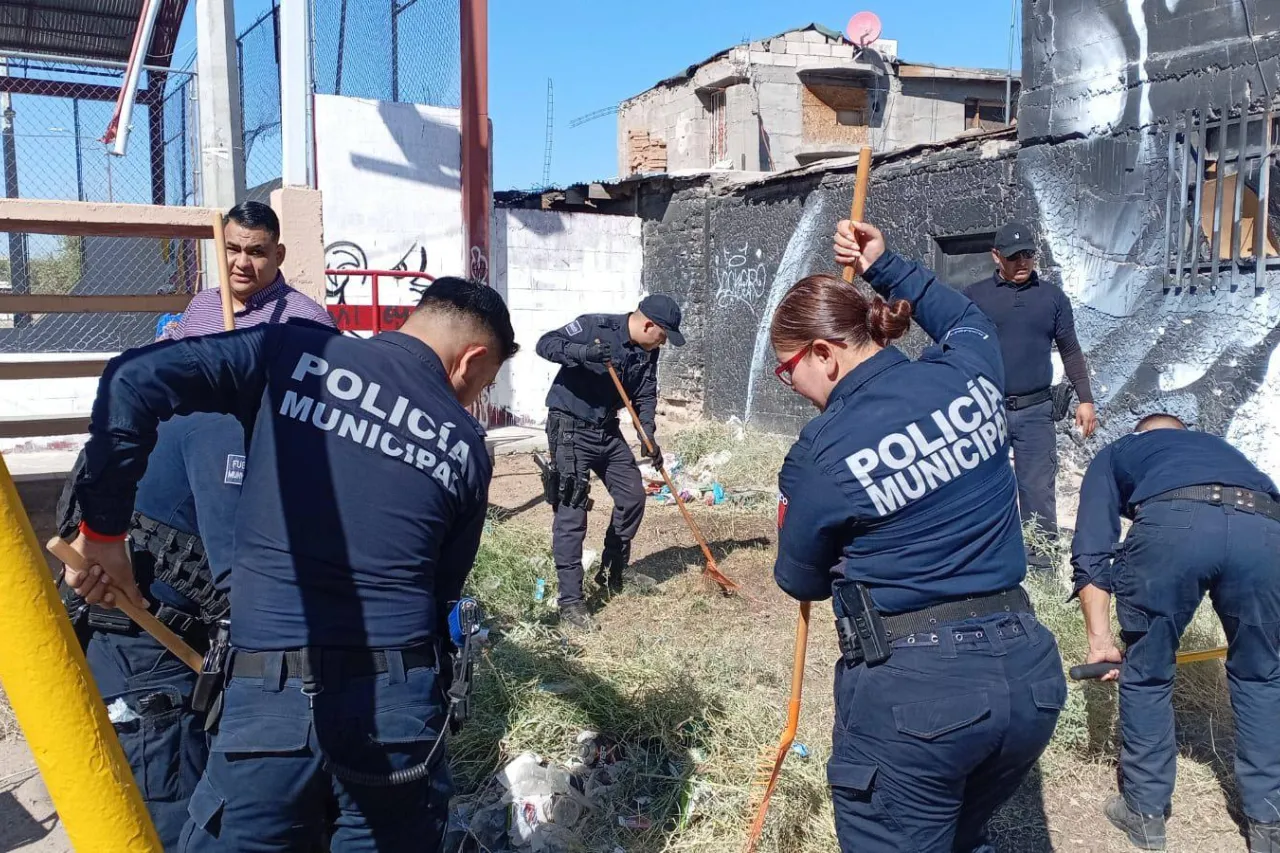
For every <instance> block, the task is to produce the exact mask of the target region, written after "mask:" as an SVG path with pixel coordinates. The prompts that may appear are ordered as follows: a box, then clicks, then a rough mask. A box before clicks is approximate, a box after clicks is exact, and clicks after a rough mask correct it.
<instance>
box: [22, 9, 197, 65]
mask: <svg viewBox="0 0 1280 853" xmlns="http://www.w3.org/2000/svg"><path fill="white" fill-rule="evenodd" d="M142 2H143V0H0V51H3V50H13V51H21V52H26V53H45V54H50V55H54V56H74V57H78V58H84V59H105V60H112V61H116V62H126V61H128V59H129V51H130V50H131V49H132V48H133V36H134V32H135V31H136V30H137V27H138V16H139V15H141V14H142ZM161 2H162V5H161V7H160V16H159V18H157V19H156V27H155V32H154V33H153V35H152V39H151V49H150V50H149V51H148V52H147V63H148V64H150V65H168V64H169V63H170V61H171V60H172V58H173V57H172V54H173V47H174V41H175V40H176V39H177V37H178V27H179V26H180V25H181V23H182V14H183V12H184V11H185V10H186V7H187V0H161Z"/></svg>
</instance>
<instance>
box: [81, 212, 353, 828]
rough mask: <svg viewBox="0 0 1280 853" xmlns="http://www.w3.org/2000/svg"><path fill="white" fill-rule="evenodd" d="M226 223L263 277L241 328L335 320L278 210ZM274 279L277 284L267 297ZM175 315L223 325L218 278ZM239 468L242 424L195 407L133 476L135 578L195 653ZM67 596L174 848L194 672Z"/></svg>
mask: <svg viewBox="0 0 1280 853" xmlns="http://www.w3.org/2000/svg"><path fill="white" fill-rule="evenodd" d="M225 224H226V226H227V230H228V233H229V235H230V237H231V239H229V241H228V264H229V265H230V267H231V269H232V270H233V273H232V277H233V279H237V278H238V279H242V280H244V281H247V282H251V283H254V282H260V283H261V286H260V287H257V288H256V291H255V295H253V296H251V297H247V298H248V300H249V301H250V302H251V303H253V305H252V306H251V307H246V308H245V309H244V310H240V311H238V312H237V313H236V317H235V320H236V326H237V327H238V328H250V327H252V326H257V325H260V324H262V323H272V322H284V320H286V319H288V318H290V317H294V316H298V317H305V318H308V319H312V318H314V319H317V320H319V321H322V322H324V323H325V324H327V325H329V326H332V325H333V321H332V320H331V319H330V318H329V315H328V314H327V313H326V312H325V310H324V309H323V308H322V307H321V306H320V305H318V304H317V303H316V302H314V301H313V300H311V299H309V298H308V297H307V296H305V295H304V294H302V293H299V292H298V291H296V290H293V289H292V288H290V287H288V286H287V285H285V284H283V280H282V279H281V277H280V272H279V261H280V260H281V259H282V258H283V254H284V248H283V246H280V245H279V243H278V240H279V236H280V222H279V220H278V219H277V218H276V215H275V213H274V212H273V211H272V210H271V208H269V207H267V206H266V205H261V204H257V203H256V202H247V203H245V204H243V205H239V206H237V207H234V208H232V209H231V210H230V211H228V213H227V215H226V217H225ZM266 246H274V247H275V249H274V250H273V251H266V250H264V248H263V247H266ZM271 287H274V288H275V290H274V291H272V292H274V293H275V295H274V296H273V297H271V298H270V299H265V298H264V296H265V295H268V290H267V289H268V288H271ZM209 296H211V297H212V298H207V297H209ZM182 321H183V323H182V324H171V325H169V326H167V327H166V328H165V332H166V335H167V336H170V337H172V336H178V337H182V336H194V335H198V334H204V333H210V332H214V331H221V330H222V327H223V325H222V324H223V317H222V308H221V303H220V302H219V300H218V298H217V290H213V291H205V292H204V293H202V294H200V295H198V296H197V297H196V299H195V300H193V301H192V304H191V305H190V306H189V307H188V309H187V311H186V313H185V315H183V316H182ZM83 465H84V454H83V453H81V455H80V458H79V459H78V460H77V463H76V466H75V469H74V470H73V471H72V474H71V476H70V477H69V478H68V479H67V482H66V484H65V486H64V488H63V492H62V496H61V498H60V500H59V519H60V523H59V534H60V535H61V536H62V537H63V538H65V539H70V538H73V537H74V536H75V535H76V533H77V531H78V527H79V523H80V520H81V513H80V507H79V504H78V503H77V501H76V500H75V491H74V486H75V481H76V477H77V476H78V474H79V472H80V470H81V469H82V468H83ZM244 468H245V452H244V430H243V428H242V427H241V426H240V424H239V423H238V422H237V421H236V419H235V418H233V417H231V416H230V415H216V414H204V413H200V414H193V415H189V416H187V417H180V418H175V419H174V420H172V421H167V422H165V423H163V424H161V425H160V427H159V429H158V431H157V437H156V446H155V450H154V451H153V452H152V454H151V458H150V461H149V463H148V465H147V471H146V473H145V474H144V475H143V478H142V480H141V481H140V482H139V483H138V494H137V499H136V501H135V512H134V515H133V518H132V520H131V522H130V526H129V538H130V550H131V552H132V554H131V556H132V561H133V568H134V575H135V578H136V579H137V581H138V583H139V585H140V587H141V588H142V589H145V590H147V592H148V593H149V595H150V597H151V599H152V600H153V608H152V609H153V612H154V615H155V616H156V618H158V619H159V620H160V621H161V622H162V623H164V624H165V625H167V626H168V627H169V628H170V629H172V630H173V631H174V632H175V633H177V634H178V635H179V636H180V637H182V638H183V639H184V640H185V641H186V642H187V644H188V645H190V646H191V647H192V648H194V649H195V650H196V651H197V652H199V653H201V654H203V653H205V651H206V650H207V648H208V646H209V641H210V636H211V633H213V632H215V631H217V630H218V628H217V627H216V626H217V623H218V622H219V621H221V620H224V619H225V618H227V616H228V615H229V610H230V603H229V602H228V599H227V594H228V590H229V587H230V578H229V575H230V570H231V539H232V530H233V526H234V521H235V508H236V503H237V502H238V500H239V497H240V483H241V481H242V480H243V478H244ZM64 597H65V598H66V599H67V603H68V608H69V610H70V611H71V613H72V617H73V621H74V622H75V623H76V626H77V632H78V633H79V634H80V635H81V636H82V637H84V642H85V656H86V659H87V660H88V663H89V669H90V671H91V672H92V673H93V677H94V681H95V682H96V683H97V685H98V689H99V691H100V692H101V694H102V696H103V699H104V700H105V702H106V704H107V706H108V707H109V708H114V710H113V711H112V716H113V722H114V724H115V729H116V732H117V735H118V736H119V739H120V743H121V746H122V747H123V749H124V753H125V756H126V758H128V760H129V764H130V768H131V769H132V770H133V774H134V779H135V780H136V782H137V784H138V788H139V790H140V791H141V792H142V797H143V800H144V801H145V802H146V804H147V807H148V809H149V811H150V813H151V817H152V821H153V822H154V823H155V825H156V831H157V833H158V834H159V836H160V841H161V842H162V843H163V845H164V846H165V848H166V849H169V850H175V849H177V843H178V837H179V835H180V833H181V831H182V826H183V824H184V823H185V821H186V818H187V803H188V800H189V799H190V797H191V794H192V792H193V791H194V790H195V786H196V783H197V782H198V781H199V779H200V774H201V773H203V772H204V767H205V762H206V761H207V759H208V738H207V735H206V734H205V731H204V724H205V715H204V714H203V713H201V712H198V711H197V710H196V709H195V708H193V707H192V698H193V691H194V689H195V684H196V674H195V673H194V672H192V671H191V670H190V669H189V668H188V667H187V666H186V664H184V663H183V662H182V661H180V660H179V659H178V658H177V657H175V656H174V655H173V654H172V653H170V652H169V651H167V650H166V649H165V648H164V647H163V646H162V645H160V643H159V642H158V641H157V640H155V639H154V638H153V637H151V635H149V634H147V633H145V632H143V631H141V630H139V629H138V628H137V626H135V625H134V624H133V623H132V622H131V621H130V620H129V619H128V618H127V617H126V616H124V614H122V613H120V612H119V611H117V610H115V609H112V608H106V607H102V606H93V607H89V606H87V605H86V604H85V603H84V601H83V600H82V599H80V598H79V597H78V596H75V595H74V593H71V594H64Z"/></svg>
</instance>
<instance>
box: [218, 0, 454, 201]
mask: <svg viewBox="0 0 1280 853" xmlns="http://www.w3.org/2000/svg"><path fill="white" fill-rule="evenodd" d="M459 15H460V11H459V0H313V3H312V8H311V28H312V49H311V55H312V86H313V88H314V91H315V92H317V93H320V94H324V95H347V96H350V97H355V98H372V99H374V100H379V101H400V102H404V103H414V104H429V105H432V106H440V107H457V106H459V105H460V104H461V102H462V55H461V52H460V51H461V47H460V44H461V42H460V27H461V22H460V19H459ZM279 20H280V19H279V8H278V6H277V5H276V4H274V3H273V4H272V8H271V9H270V10H269V11H267V12H266V13H265V14H263V15H262V16H261V17H259V18H257V19H256V20H254V21H252V22H251V23H250V24H248V26H246V27H244V28H243V29H242V30H241V32H240V35H239V37H238V38H237V39H236V56H237V60H238V62H239V68H240V106H241V112H242V114H243V115H244V160H245V183H246V185H247V187H248V197H249V198H251V199H258V200H261V201H266V200H267V198H268V197H269V195H270V193H271V190H272V189H274V188H276V187H277V186H279V182H280V173H281V157H282V154H281V141H280V27H279Z"/></svg>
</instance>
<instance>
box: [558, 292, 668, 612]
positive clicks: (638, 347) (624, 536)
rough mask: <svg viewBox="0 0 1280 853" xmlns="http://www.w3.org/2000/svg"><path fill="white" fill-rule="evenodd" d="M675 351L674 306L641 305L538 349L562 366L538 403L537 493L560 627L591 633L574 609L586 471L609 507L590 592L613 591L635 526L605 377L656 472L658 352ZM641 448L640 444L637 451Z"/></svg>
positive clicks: (640, 493) (573, 328)
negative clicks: (540, 462) (638, 428)
mask: <svg viewBox="0 0 1280 853" xmlns="http://www.w3.org/2000/svg"><path fill="white" fill-rule="evenodd" d="M668 341H670V342H671V343H672V344H674V345H676V346H678V347H679V346H684V335H682V334H680V306H678V305H677V304H676V303H675V300H673V299H672V298H671V297H669V296H663V295H661V294H655V295H653V296H646V297H645V298H644V300H643V301H641V303H640V307H639V309H638V310H636V311H632V312H631V313H630V314H586V315H584V316H582V317H579V318H578V319H576V320H574V321H573V322H572V323H570V324H569V325H567V326H565V327H564V328H563V329H556V330H555V331H551V332H547V333H546V334H545V335H543V336H542V338H541V340H539V341H538V348H537V349H538V355H540V356H542V357H543V358H545V359H547V360H548V361H554V362H555V363H556V364H559V365H561V368H560V371H559V373H557V374H556V378H555V381H554V382H553V383H552V384H551V390H550V391H549V392H548V393H547V408H548V409H549V410H550V411H549V412H548V414H547V446H548V450H550V452H551V461H552V465H553V469H552V470H553V472H554V473H553V474H552V475H551V476H549V477H547V478H546V482H545V483H544V485H545V486H546V491H547V500H548V501H549V502H550V503H551V505H552V507H554V509H555V521H554V523H553V526H552V528H551V530H552V547H553V551H554V554H555V560H556V575H557V577H558V579H559V588H560V596H559V605H560V617H561V618H562V619H564V620H566V621H567V622H569V623H570V624H571V625H573V626H575V627H577V628H582V629H590V628H591V627H593V625H592V621H591V617H590V616H589V615H588V614H587V608H586V605H585V604H584V603H583V600H582V543H583V541H584V540H585V539H586V536H587V497H588V487H589V483H590V477H591V472H592V471H594V472H595V473H596V475H597V476H599V477H600V479H601V481H603V483H604V487H605V488H606V489H608V490H609V497H611V498H613V517H612V518H611V519H610V521H609V529H608V530H606V531H605V534H604V552H603V554H602V555H601V558H600V571H599V573H597V574H596V583H598V584H600V585H601V586H604V585H605V584H606V583H607V584H608V585H609V589H610V590H611V591H613V592H618V591H620V590H621V589H622V582H623V578H622V573H623V571H624V570H625V569H626V567H627V563H628V562H629V561H630V559H631V540H632V539H633V538H634V537H635V535H636V531H637V530H639V529H640V520H641V519H642V518H643V517H644V483H643V482H641V479H640V470H639V469H638V468H637V467H636V458H635V456H634V455H633V454H632V453H631V448H629V447H628V446H627V442H626V440H625V439H623V437H622V433H621V432H620V431H619V428H618V410H619V409H621V408H622V407H623V403H622V400H621V399H620V398H619V397H618V389H617V387H616V386H615V385H614V384H613V379H612V378H610V376H609V371H608V368H607V367H606V365H607V364H610V363H612V364H613V366H614V369H615V370H617V372H618V378H620V379H621V380H622V387H623V388H625V389H626V392H627V396H628V397H630V398H631V401H632V403H633V404H634V405H635V408H636V412H637V414H639V416H640V423H641V424H642V425H643V426H644V430H645V432H646V433H648V435H649V440H650V443H651V444H652V447H653V453H652V454H648V458H649V460H650V461H651V462H652V463H653V464H654V465H657V466H661V465H662V450H661V448H659V447H658V442H657V439H656V438H655V437H654V417H655V413H656V411H657V408H658V348H659V347H661V346H662V345H663V344H664V343H667V342H668ZM642 444H643V442H642Z"/></svg>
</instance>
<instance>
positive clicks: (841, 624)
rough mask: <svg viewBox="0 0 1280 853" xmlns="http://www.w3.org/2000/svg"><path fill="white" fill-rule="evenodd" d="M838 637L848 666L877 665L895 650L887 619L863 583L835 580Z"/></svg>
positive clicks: (841, 652) (841, 651) (842, 654)
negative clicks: (890, 637)
mask: <svg viewBox="0 0 1280 853" xmlns="http://www.w3.org/2000/svg"><path fill="white" fill-rule="evenodd" d="M835 597H836V602H835V604H836V607H835V611H836V637H837V639H839V641H840V654H841V656H842V657H843V658H844V661H845V663H847V664H848V665H849V666H857V665H858V664H860V663H865V664H866V665H867V666H875V665H876V664H881V663H884V662H885V661H887V660H888V659H889V657H890V656H891V655H892V654H893V647H892V646H891V645H890V644H889V635H888V633H887V632H886V631H885V627H884V621H883V620H882V619H881V618H880V613H879V612H878V611H877V610H876V608H875V605H874V604H872V602H871V593H870V592H868V591H867V588H866V587H865V586H863V585H862V584H860V583H855V582H853V581H842V582H840V583H838V584H836V596H835Z"/></svg>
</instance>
